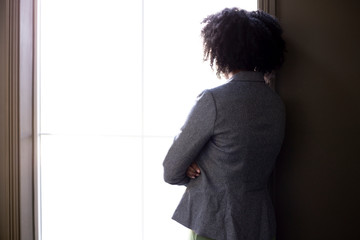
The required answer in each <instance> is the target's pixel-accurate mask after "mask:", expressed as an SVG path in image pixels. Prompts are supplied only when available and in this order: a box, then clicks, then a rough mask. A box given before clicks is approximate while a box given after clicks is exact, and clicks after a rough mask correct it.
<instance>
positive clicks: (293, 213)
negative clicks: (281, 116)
mask: <svg viewBox="0 0 360 240" xmlns="http://www.w3.org/2000/svg"><path fill="white" fill-rule="evenodd" d="M276 15H277V17H278V18H279V20H280V22H281V24H282V26H283V28H284V32H285V35H284V36H285V39H286V41H287V45H288V47H287V48H288V53H287V56H286V63H285V65H284V67H283V69H282V70H281V71H280V73H279V76H278V82H277V90H278V91H279V93H280V95H281V96H282V97H283V99H284V101H285V104H286V110H287V127H286V137H285V142H284V146H283V149H282V152H281V154H280V158H279V161H278V164H277V168H276V190H275V191H276V194H275V206H276V210H277V218H278V239H277V240H312V239H314V240H315V239H316V240H322V239H327V240H329V239H337V240H340V239H341V240H342V239H360V197H359V196H360V1H358V0H319V1H314V0H277V3H276Z"/></svg>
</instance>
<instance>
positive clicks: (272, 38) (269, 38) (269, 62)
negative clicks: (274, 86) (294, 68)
mask: <svg viewBox="0 0 360 240" xmlns="http://www.w3.org/2000/svg"><path fill="white" fill-rule="evenodd" d="M203 23H204V24H205V26H204V27H203V29H202V31H201V35H202V37H203V44H204V60H210V66H211V67H213V65H214V64H215V66H216V71H217V72H216V73H217V75H218V77H220V74H224V75H225V76H227V75H228V74H229V73H231V72H234V71H238V70H244V71H253V70H256V71H258V72H262V73H264V74H265V73H270V72H272V71H273V70H275V69H277V68H279V67H280V66H281V65H282V63H283V61H284V51H285V41H284V40H283V39H282V36H281V35H282V29H281V27H280V25H279V23H278V21H277V20H276V19H275V18H274V17H272V16H271V15H269V14H267V13H264V12H262V11H253V12H247V11H245V10H239V9H237V8H232V9H229V8H226V9H224V10H222V11H221V12H219V13H216V14H213V15H210V16H208V17H207V18H205V19H204V20H203Z"/></svg>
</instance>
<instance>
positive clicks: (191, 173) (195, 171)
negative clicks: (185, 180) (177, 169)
mask: <svg viewBox="0 0 360 240" xmlns="http://www.w3.org/2000/svg"><path fill="white" fill-rule="evenodd" d="M186 175H187V176H188V177H189V178H196V177H198V176H200V168H199V166H198V165H197V164H196V163H195V162H193V163H192V164H191V165H190V166H189V167H188V169H187V171H186Z"/></svg>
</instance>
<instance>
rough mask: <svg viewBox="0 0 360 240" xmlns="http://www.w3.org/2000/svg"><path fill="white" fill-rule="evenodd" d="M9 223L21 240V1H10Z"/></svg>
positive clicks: (14, 234) (14, 233) (15, 235)
mask: <svg viewBox="0 0 360 240" xmlns="http://www.w3.org/2000/svg"><path fill="white" fill-rule="evenodd" d="M8 4H9V5H8V6H9V57H8V58H9V79H8V81H9V89H8V91H9V93H8V96H9V101H8V102H9V211H10V214H9V223H10V233H9V235H10V239H11V240H17V239H20V196H19V177H20V174H19V42H20V39H19V0H13V1H9V3H8Z"/></svg>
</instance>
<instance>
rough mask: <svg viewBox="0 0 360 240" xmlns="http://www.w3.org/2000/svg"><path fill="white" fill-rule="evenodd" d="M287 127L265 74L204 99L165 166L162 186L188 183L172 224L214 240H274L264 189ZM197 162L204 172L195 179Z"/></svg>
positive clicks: (241, 77)
mask: <svg viewBox="0 0 360 240" xmlns="http://www.w3.org/2000/svg"><path fill="white" fill-rule="evenodd" d="M284 126H285V108H284V104H283V102H282V100H281V99H280V97H279V96H278V95H277V94H276V93H275V92H274V91H273V90H272V89H271V88H270V87H268V86H267V85H266V84H265V82H264V77H263V75H262V74H261V73H257V72H239V73H238V74H235V75H234V76H233V77H232V79H231V80H230V81H229V82H228V83H226V84H224V85H221V86H219V87H216V88H213V89H209V90H205V91H204V92H203V93H202V94H200V95H199V97H198V99H197V101H196V104H195V105H194V107H193V109H192V110H191V112H190V114H189V116H188V118H187V120H186V122H185V124H184V126H183V127H182V128H181V132H180V133H179V135H178V136H177V137H175V140H174V142H173V144H172V146H171V147H170V149H169V151H168V154H167V156H166V158H165V160H164V162H163V166H164V179H165V181H166V182H168V183H170V184H177V185H186V191H185V193H184V195H183V197H182V199H181V201H180V203H179V206H178V207H177V209H176V211H175V213H174V215H173V219H174V220H176V221H177V222H179V223H181V224H182V225H184V226H186V227H188V228H190V229H192V230H194V231H195V232H196V233H197V234H198V235H201V236H204V237H208V238H212V239H216V240H245V239H246V240H271V239H272V238H273V237H274V236H275V228H276V224H275V214H274V209H273V206H272V202H271V199H270V196H269V192H268V187H267V186H268V180H269V177H270V174H271V172H272V170H273V167H274V164H275V160H276V158H277V155H278V153H279V151H280V148H281V144H282V141H283V136H284ZM194 161H195V162H196V163H197V164H198V165H199V167H200V170H201V174H200V176H199V177H197V178H195V179H190V178H188V177H187V176H186V170H187V168H188V166H189V165H190V164H191V163H192V162H194Z"/></svg>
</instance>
